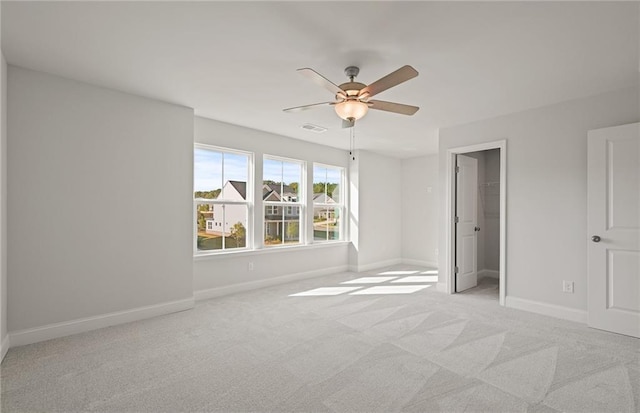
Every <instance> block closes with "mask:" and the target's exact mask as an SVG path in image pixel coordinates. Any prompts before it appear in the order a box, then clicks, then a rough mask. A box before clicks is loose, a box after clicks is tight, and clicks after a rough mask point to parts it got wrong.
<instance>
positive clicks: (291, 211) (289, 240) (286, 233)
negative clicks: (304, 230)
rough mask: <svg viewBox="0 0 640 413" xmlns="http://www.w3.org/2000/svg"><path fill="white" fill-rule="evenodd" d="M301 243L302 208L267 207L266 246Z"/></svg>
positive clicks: (265, 215)
mask: <svg viewBox="0 0 640 413" xmlns="http://www.w3.org/2000/svg"><path fill="white" fill-rule="evenodd" d="M298 243H300V207H298V206H279V205H265V207H264V245H265V246H270V245H282V244H298Z"/></svg>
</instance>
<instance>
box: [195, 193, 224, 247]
mask: <svg viewBox="0 0 640 413" xmlns="http://www.w3.org/2000/svg"><path fill="white" fill-rule="evenodd" d="M215 207H221V205H209V204H196V223H197V226H198V234H197V237H198V239H197V247H198V251H207V250H220V249H222V228H221V227H220V226H218V221H216V220H215V219H214V215H215V214H216V213H218V214H219V215H220V214H221V213H222V211H221V210H218V211H216V210H215ZM220 219H221V218H220Z"/></svg>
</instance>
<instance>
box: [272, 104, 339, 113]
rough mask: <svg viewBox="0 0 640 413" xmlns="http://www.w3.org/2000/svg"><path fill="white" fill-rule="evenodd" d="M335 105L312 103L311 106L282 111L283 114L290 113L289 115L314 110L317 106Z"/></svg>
mask: <svg viewBox="0 0 640 413" xmlns="http://www.w3.org/2000/svg"><path fill="white" fill-rule="evenodd" d="M334 103H335V102H322V103H312V104H311V105H304V106H294V107H292V108H286V109H282V111H283V112H289V113H295V112H302V111H303V110H307V109H313V108H315V107H317V106H324V105H332V104H334Z"/></svg>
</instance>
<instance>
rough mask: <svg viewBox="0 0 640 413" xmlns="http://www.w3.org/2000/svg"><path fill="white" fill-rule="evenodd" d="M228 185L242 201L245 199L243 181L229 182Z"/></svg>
mask: <svg viewBox="0 0 640 413" xmlns="http://www.w3.org/2000/svg"><path fill="white" fill-rule="evenodd" d="M229 183H230V184H231V185H232V186H233V187H234V188H235V189H236V191H238V193H239V194H240V196H241V197H242V199H247V183H246V182H243V181H229Z"/></svg>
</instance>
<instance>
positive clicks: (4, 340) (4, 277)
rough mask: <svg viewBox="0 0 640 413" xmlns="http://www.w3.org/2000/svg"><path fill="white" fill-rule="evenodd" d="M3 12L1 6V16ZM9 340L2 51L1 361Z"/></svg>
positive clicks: (1, 62)
mask: <svg viewBox="0 0 640 413" xmlns="http://www.w3.org/2000/svg"><path fill="white" fill-rule="evenodd" d="M1 10H2V5H1V4H0V15H1ZM1 20H2V19H1V18H0V21H1ZM0 32H1V30H0ZM0 44H2V41H1V40H0ZM7 338H8V335H7V62H6V61H5V59H4V55H3V54H2V51H1V50H0V361H2V358H3V357H4V355H5V354H6V351H7V350H8V348H9V341H8V339H7Z"/></svg>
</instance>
